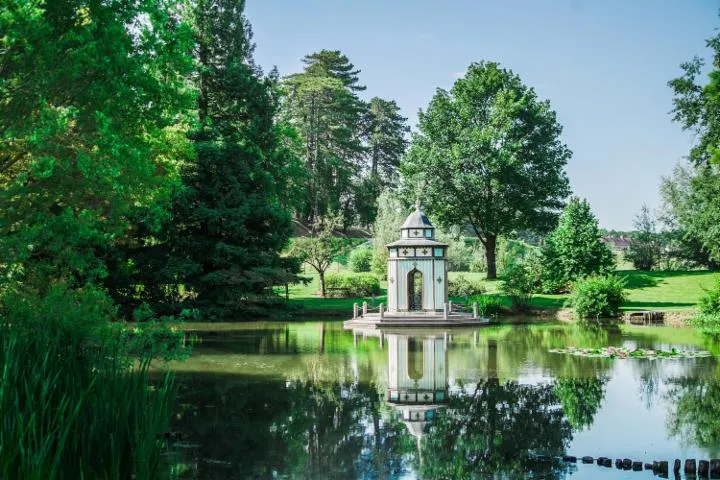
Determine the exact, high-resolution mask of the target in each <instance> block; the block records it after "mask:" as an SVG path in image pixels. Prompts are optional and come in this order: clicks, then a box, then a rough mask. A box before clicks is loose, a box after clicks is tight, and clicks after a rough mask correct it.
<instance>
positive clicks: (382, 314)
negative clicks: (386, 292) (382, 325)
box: [380, 303, 385, 318]
mask: <svg viewBox="0 0 720 480" xmlns="http://www.w3.org/2000/svg"><path fill="white" fill-rule="evenodd" d="M384 316H385V305H383V304H382V303H381V304H380V318H383V317H384Z"/></svg>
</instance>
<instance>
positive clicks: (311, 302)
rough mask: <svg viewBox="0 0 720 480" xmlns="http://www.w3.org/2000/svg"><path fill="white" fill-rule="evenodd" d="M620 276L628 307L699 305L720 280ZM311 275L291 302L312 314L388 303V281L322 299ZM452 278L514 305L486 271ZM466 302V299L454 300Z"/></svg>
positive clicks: (686, 275)
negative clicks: (362, 292) (377, 288)
mask: <svg viewBox="0 0 720 480" xmlns="http://www.w3.org/2000/svg"><path fill="white" fill-rule="evenodd" d="M344 271H347V269H346V267H344V266H342V265H339V264H335V265H333V266H332V267H331V268H330V270H328V273H336V272H344ZM617 273H618V275H620V276H621V277H623V278H625V281H626V285H627V289H626V294H627V297H628V301H627V302H626V303H625V305H624V306H623V309H624V310H688V309H693V308H695V305H696V304H697V302H698V299H699V298H700V297H701V296H702V295H703V294H704V289H708V288H710V287H712V286H713V285H714V284H715V282H716V281H717V280H718V279H720V273H719V272H706V271H689V272H640V271H636V270H621V271H618V272H617ZM303 275H304V276H306V277H309V278H311V279H312V280H311V282H310V283H309V284H307V285H293V286H291V287H290V303H291V304H296V305H302V306H303V307H304V310H305V312H306V313H307V314H308V315H316V314H323V313H324V314H338V315H341V314H344V313H348V314H351V313H352V308H353V303H355V302H357V303H362V302H363V301H367V302H368V304H370V305H371V306H375V305H377V304H379V303H381V302H385V300H386V296H385V286H386V285H385V284H384V283H382V284H381V286H382V287H383V293H382V295H379V296H377V297H375V298H374V299H373V298H321V297H320V295H319V293H318V292H319V290H320V288H319V282H318V277H317V275H316V274H315V273H314V272H311V271H310V270H306V272H305V273H304V274H303ZM448 275H449V277H450V278H451V279H452V278H455V277H456V276H457V275H463V276H464V277H465V278H467V279H469V280H472V281H476V282H482V283H483V285H484V286H485V288H486V290H487V293H488V294H491V295H496V296H497V297H498V298H499V299H500V302H501V303H502V304H503V305H507V306H509V305H510V299H509V298H507V297H506V296H505V295H503V294H502V293H501V292H500V281H498V280H495V281H487V280H485V274H483V273H472V272H450V273H449V274H448ZM566 299H567V295H535V296H533V298H532V301H531V304H532V306H533V307H535V308H562V307H563V305H564V304H565V300H566ZM454 300H456V301H462V300H463V299H454Z"/></svg>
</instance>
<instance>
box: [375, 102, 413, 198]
mask: <svg viewBox="0 0 720 480" xmlns="http://www.w3.org/2000/svg"><path fill="white" fill-rule="evenodd" d="M367 124H368V127H367V128H368V132H367V142H368V147H369V154H370V175H371V176H377V177H379V178H380V179H381V180H382V183H383V184H384V185H388V184H392V183H395V180H396V177H397V171H398V167H399V166H400V158H401V157H402V156H403V155H404V154H405V150H406V149H407V146H408V141H407V139H406V135H407V134H408V133H409V132H410V127H409V126H408V125H407V118H405V117H403V116H402V115H400V107H398V106H397V104H396V103H395V101H394V100H384V99H382V98H378V97H373V98H372V99H371V100H370V104H369V105H368V120H367Z"/></svg>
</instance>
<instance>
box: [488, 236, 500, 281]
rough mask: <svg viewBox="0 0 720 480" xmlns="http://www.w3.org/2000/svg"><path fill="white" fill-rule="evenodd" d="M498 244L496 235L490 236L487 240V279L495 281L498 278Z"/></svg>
mask: <svg viewBox="0 0 720 480" xmlns="http://www.w3.org/2000/svg"><path fill="white" fill-rule="evenodd" d="M496 243H497V236H496V235H488V236H487V239H486V240H485V260H486V261H487V277H486V278H487V279H488V280H495V279H496V278H497V267H496V265H495V245H496Z"/></svg>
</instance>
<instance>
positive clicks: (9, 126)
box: [0, 0, 192, 290]
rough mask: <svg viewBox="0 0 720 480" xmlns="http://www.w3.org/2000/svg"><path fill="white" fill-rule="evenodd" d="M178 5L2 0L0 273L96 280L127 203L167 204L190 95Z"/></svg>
mask: <svg viewBox="0 0 720 480" xmlns="http://www.w3.org/2000/svg"><path fill="white" fill-rule="evenodd" d="M176 5H177V4H176V2H173V1H165V0H143V1H137V2H128V1H125V0H107V1H103V2H97V1H88V0H67V1H62V2H44V1H40V0H8V1H3V2H2V3H0V32H1V33H0V52H2V53H1V54H0V212H2V213H1V214H0V258H2V261H0V279H1V280H0V283H6V282H11V283H12V282H14V281H21V282H22V283H23V285H25V286H26V287H36V288H38V289H40V290H42V289H46V288H47V287H48V286H49V285H51V284H52V283H53V282H56V281H63V282H66V283H69V284H72V285H83V284H87V283H89V282H96V281H98V280H99V279H101V278H103V277H105V276H106V275H107V264H106V255H105V253H106V252H107V250H108V249H109V248H112V247H113V246H114V245H116V244H117V243H118V242H120V241H123V239H124V238H125V237H126V235H127V232H128V230H129V229H130V228H131V222H130V221H129V216H130V215H131V214H132V212H133V210H134V209H136V208H146V209H147V211H148V214H149V215H152V216H156V217H157V216H162V215H164V214H165V212H167V205H168V204H169V199H170V193H171V191H172V188H173V185H174V183H175V180H177V175H176V173H177V170H178V165H177V162H176V161H175V158H174V155H173V151H174V150H175V148H176V146H177V145H178V144H182V143H183V138H184V134H183V128H184V127H183V126H182V125H183V114H182V112H184V111H185V110H186V109H187V108H188V107H189V106H190V105H191V101H192V96H191V93H192V92H191V90H190V89H188V88H187V85H186V80H185V76H186V74H187V73H188V72H189V70H190V67H191V56H190V48H191V45H192V44H191V31H190V28H189V26H188V25H187V24H186V23H185V22H183V21H182V20H181V18H182V16H181V14H180V12H179V11H178V10H177V6H176Z"/></svg>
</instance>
